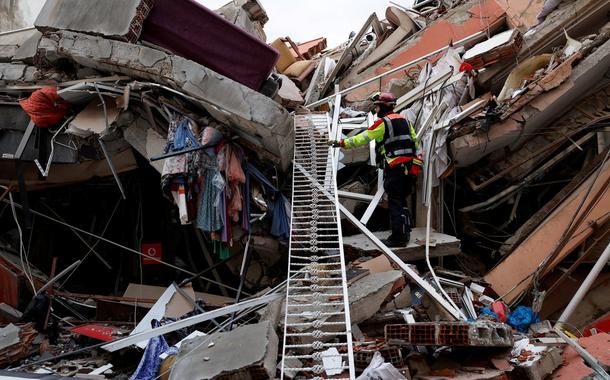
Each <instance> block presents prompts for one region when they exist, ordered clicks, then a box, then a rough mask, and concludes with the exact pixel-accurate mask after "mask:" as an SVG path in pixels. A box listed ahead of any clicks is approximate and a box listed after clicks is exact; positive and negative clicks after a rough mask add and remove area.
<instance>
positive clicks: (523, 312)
mask: <svg viewBox="0 0 610 380" xmlns="http://www.w3.org/2000/svg"><path fill="white" fill-rule="evenodd" d="M538 322H540V317H539V316H538V315H537V314H536V313H535V312H534V310H532V308H530V307H527V306H517V308H516V309H515V310H514V311H513V312H512V313H510V315H509V316H508V318H507V319H506V323H508V324H509V325H510V326H511V327H513V328H515V329H516V330H517V331H519V332H522V333H526V332H527V330H528V328H529V327H530V325H531V324H534V323H538Z"/></svg>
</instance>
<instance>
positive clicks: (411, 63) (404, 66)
mask: <svg viewBox="0 0 610 380" xmlns="http://www.w3.org/2000/svg"><path fill="white" fill-rule="evenodd" d="M484 36H487V34H485V32H477V33H475V34H472V35H470V36H468V37H465V38H462V39H461V40H459V41H457V42H455V43H453V44H449V45H447V46H444V47H442V48H440V49H437V50H435V51H433V52H431V53H428V54H426V55H424V56H422V57H419V58H417V59H414V60H413V61H411V62H407V63H405V64H403V65H400V66H398V67H395V68H393V69H392V70H389V71H386V72H385V73H382V74H379V75H376V76H374V77H372V78H369V79H367V80H365V81H364V82H360V83H358V84H355V85H353V86H351V87H348V88H346V89H344V90H341V91H339V92H338V93H337V94H333V95H330V96H327V97H326V98H324V99H320V100H318V101H317V102H313V103H311V104H308V105H306V107H307V108H312V107H316V106H319V105H321V104H324V103H326V102H328V101H329V100H330V99H332V98H334V97H335V95H338V94H341V95H344V94H348V93H350V92H352V91H354V90H355V89H357V88H360V87H362V86H365V85H367V84H369V83H372V82H375V81H377V80H379V79H381V78H383V77H386V76H388V75H390V74H394V73H395V72H397V71H400V70H402V69H405V68H407V67H409V66H413V65H414V64H416V63H419V62H421V61H423V60H425V59H428V58H430V57H432V56H435V55H437V54H439V53H442V52H443V51H444V50H445V49H447V48H449V47H451V46H456V45H462V44H466V43H468V42H471V41H472V40H476V39H477V38H480V37H484Z"/></svg>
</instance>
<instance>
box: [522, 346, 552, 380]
mask: <svg viewBox="0 0 610 380" xmlns="http://www.w3.org/2000/svg"><path fill="white" fill-rule="evenodd" d="M562 352H563V349H561V348H559V347H549V348H548V349H547V350H546V351H544V352H541V353H540V354H538V355H535V357H534V359H533V360H527V361H525V362H523V363H520V364H519V365H517V366H515V369H514V370H513V373H512V374H513V375H514V376H515V378H518V379H527V380H544V379H546V378H548V376H549V375H550V374H552V373H553V372H554V371H555V370H556V369H557V368H559V366H561V364H562V363H563V358H562V357H561V353H562Z"/></svg>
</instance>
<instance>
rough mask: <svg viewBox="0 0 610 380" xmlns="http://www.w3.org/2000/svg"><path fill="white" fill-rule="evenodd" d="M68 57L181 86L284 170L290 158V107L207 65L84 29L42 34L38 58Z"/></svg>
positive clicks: (49, 61)
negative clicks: (83, 32) (96, 34)
mask: <svg viewBox="0 0 610 380" xmlns="http://www.w3.org/2000/svg"><path fill="white" fill-rule="evenodd" d="M65 59H70V60H72V61H74V62H76V63H78V64H81V65H83V66H86V67H91V68H94V69H96V70H100V71H107V72H119V73H123V74H127V75H130V76H132V77H134V78H139V79H143V80H150V81H153V82H155V83H157V84H160V85H165V86H167V87H170V88H171V89H174V90H177V91H181V92H183V93H184V94H185V95H187V96H188V97H189V100H192V101H195V102H196V103H199V104H200V105H201V106H202V107H203V108H204V109H205V110H206V111H208V112H209V113H210V115H212V117H214V118H215V119H216V120H218V121H219V122H221V123H223V124H226V125H228V126H230V127H232V129H233V131H234V132H235V133H236V134H237V135H239V136H240V137H241V138H242V140H240V142H241V143H243V144H244V145H246V146H249V147H253V148H255V150H257V151H258V153H259V154H260V155H261V156H263V157H265V158H268V159H271V160H272V161H274V162H276V163H277V164H279V165H280V166H281V168H282V169H286V168H287V167H288V165H289V163H290V159H291V158H292V149H293V147H292V144H291V143H292V138H291V134H292V126H291V123H290V118H289V114H288V112H287V111H286V110H285V109H284V108H282V107H281V106H280V105H278V104H277V103H275V102H274V101H273V100H271V99H270V98H268V97H266V96H264V95H262V94H260V93H258V92H256V91H253V90H251V89H249V88H247V87H245V86H243V85H241V84H239V83H237V82H234V81H232V80H231V79H229V78H226V77H224V76H222V75H220V74H218V73H216V72H214V71H212V70H210V69H208V68H206V67H204V66H201V65H199V64H197V63H195V62H193V61H189V60H187V59H184V58H182V57H178V56H174V55H170V54H166V53H165V52H163V51H160V50H156V49H152V48H149V47H145V46H139V45H133V44H128V43H124V42H120V41H114V40H108V39H103V38H99V37H94V36H89V35H85V34H81V33H74V32H62V33H57V34H51V35H49V36H45V37H43V38H42V40H41V41H40V44H39V46H38V57H37V60H38V61H39V62H41V63H47V64H55V63H59V62H60V61H61V60H65ZM155 86H156V85H155Z"/></svg>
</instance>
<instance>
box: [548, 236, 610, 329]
mask: <svg viewBox="0 0 610 380" xmlns="http://www.w3.org/2000/svg"><path fill="white" fill-rule="evenodd" d="M609 259H610V244H608V245H607V246H606V249H605V250H604V252H603V253H602V254H601V256H600V257H599V259H597V262H596V263H595V265H594V266H593V269H591V272H589V274H588V275H587V277H586V278H585V280H584V281H583V283H582V284H581V285H580V287H579V288H578V290H577V291H576V294H574V297H572V300H571V301H570V303H569V304H568V306H566V308H565V310H564V311H563V313H561V315H560V316H559V319H558V320H557V323H555V328H561V326H562V325H563V324H564V323H565V322H567V321H568V319H570V316H572V313H574V310H576V308H577V307H578V305H579V304H580V302H581V301H582V299H583V298H584V297H585V295H586V294H587V292H588V291H589V289H590V288H591V285H593V282H595V280H596V279H597V276H598V275H599V273H600V272H601V271H602V269H604V267H605V266H606V264H607V263H608V260H609Z"/></svg>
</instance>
